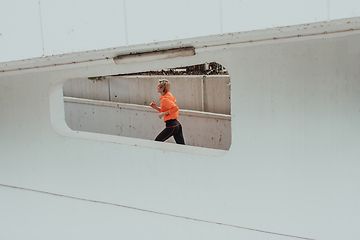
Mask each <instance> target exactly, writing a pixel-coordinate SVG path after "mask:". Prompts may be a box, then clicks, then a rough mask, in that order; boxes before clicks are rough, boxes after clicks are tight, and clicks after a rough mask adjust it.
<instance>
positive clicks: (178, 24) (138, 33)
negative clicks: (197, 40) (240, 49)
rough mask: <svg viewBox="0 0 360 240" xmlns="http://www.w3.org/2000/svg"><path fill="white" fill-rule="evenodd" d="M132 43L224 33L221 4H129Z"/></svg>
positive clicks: (215, 0)
mask: <svg viewBox="0 0 360 240" xmlns="http://www.w3.org/2000/svg"><path fill="white" fill-rule="evenodd" d="M126 14H127V24H128V33H129V44H131V45H135V44H143V43H153V42H159V41H168V40H175V39H182V38H192V37H198V36H206V35H214V34H221V13H220V1H219V0H209V1H206V3H205V2H204V1H199V0H196V1H194V0H185V1H180V2H179V1H175V0H170V1H169V0H155V1H126Z"/></svg>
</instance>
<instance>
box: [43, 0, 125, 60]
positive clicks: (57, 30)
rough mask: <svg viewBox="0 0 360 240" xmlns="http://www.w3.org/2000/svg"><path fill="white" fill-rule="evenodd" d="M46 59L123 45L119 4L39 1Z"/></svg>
mask: <svg viewBox="0 0 360 240" xmlns="http://www.w3.org/2000/svg"><path fill="white" fill-rule="evenodd" d="M41 12H42V19H43V29H44V45H45V54H46V55H55V54H62V53H71V52H79V51H89V50H97V49H104V48H111V47H118V46H125V45H126V26H125V18H124V2H123V0H119V1H114V0H101V1H87V0H77V1H73V0H64V1H52V0H42V1H41Z"/></svg>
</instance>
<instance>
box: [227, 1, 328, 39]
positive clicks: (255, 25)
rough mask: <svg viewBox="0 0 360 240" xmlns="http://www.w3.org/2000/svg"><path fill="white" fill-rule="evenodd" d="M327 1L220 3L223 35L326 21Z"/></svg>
mask: <svg viewBox="0 0 360 240" xmlns="http://www.w3.org/2000/svg"><path fill="white" fill-rule="evenodd" d="M327 9H328V5H327V0H316V1H313V0H291V1H289V0H275V1H261V0H257V1H253V0H240V1H239V0H223V1H222V10H223V14H222V16H223V29H224V32H225V33H229V32H241V31H252V30H257V29H266V28H274V27H280V26H290V25H296V24H304V23H311V22H318V21H327V20H328V11H327Z"/></svg>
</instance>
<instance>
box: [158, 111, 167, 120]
mask: <svg viewBox="0 0 360 240" xmlns="http://www.w3.org/2000/svg"><path fill="white" fill-rule="evenodd" d="M168 114H169V111H166V112H161V113H159V118H160V119H161V118H162V117H163V116H165V115H168Z"/></svg>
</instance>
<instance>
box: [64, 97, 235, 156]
mask: <svg viewBox="0 0 360 240" xmlns="http://www.w3.org/2000/svg"><path fill="white" fill-rule="evenodd" d="M64 101H65V104H64V105H65V106H64V107H65V120H66V123H67V125H68V126H69V128H71V129H72V130H74V131H85V132H94V133H102V134H110V135H116V136H123V137H132V138H141V139H147V140H154V139H155V138H156V136H157V135H158V134H159V133H160V132H161V131H162V130H163V129H164V127H165V123H164V121H163V119H159V117H158V112H157V111H155V110H154V109H152V108H151V107H150V106H141V105H134V104H119V103H115V102H105V101H94V100H86V99H79V98H66V97H65V98H64ZM179 122H180V123H181V125H182V129H183V134H184V139H185V142H186V145H190V146H197V147H206V148H214V149H222V150H229V148H230V145H231V117H230V116H229V115H222V114H221V115H219V114H207V113H203V112H194V111H186V110H180V111H179ZM167 142H172V143H175V141H174V139H173V138H172V137H171V138H170V139H169V140H168V141H167Z"/></svg>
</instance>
